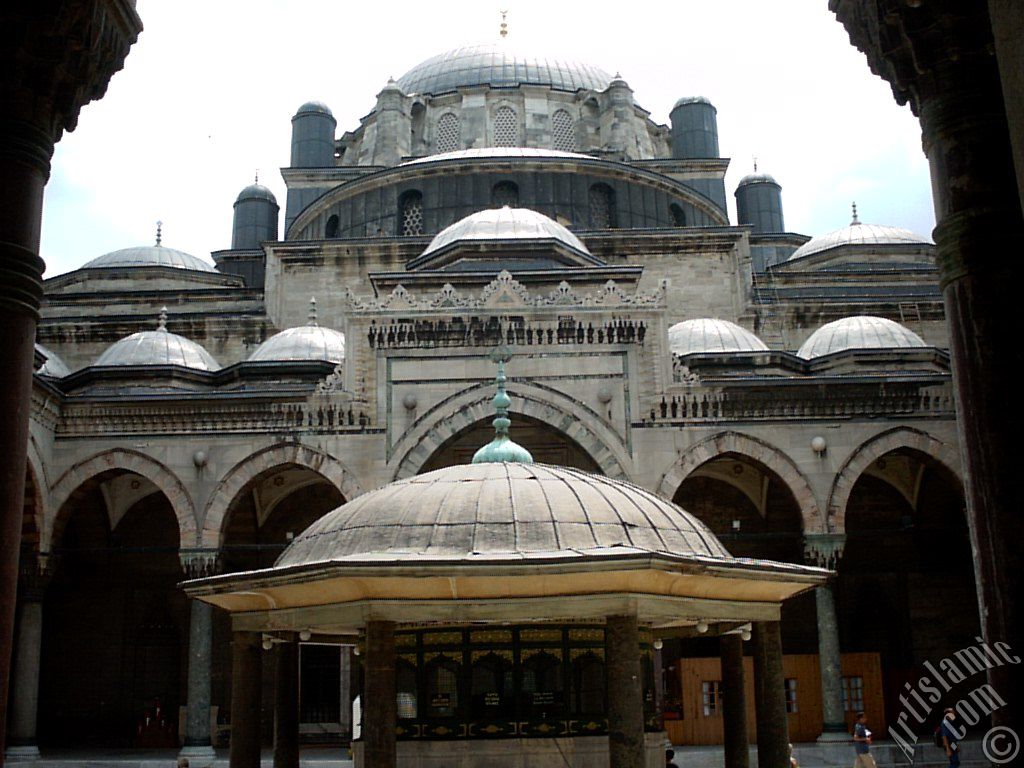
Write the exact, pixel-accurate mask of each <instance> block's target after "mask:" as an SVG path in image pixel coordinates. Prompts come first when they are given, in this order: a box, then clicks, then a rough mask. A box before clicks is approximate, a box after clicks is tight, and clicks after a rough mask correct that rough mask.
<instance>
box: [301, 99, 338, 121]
mask: <svg viewBox="0 0 1024 768" xmlns="http://www.w3.org/2000/svg"><path fill="white" fill-rule="evenodd" d="M299 115H327V116H328V117H331V118H333V117H334V113H333V112H331V108H330V107H328V106H327V105H326V104H324V103H323V102H322V101H307V102H306V103H305V104H303V105H302V106H301V107H299V108H298V109H297V110H295V116H296V117H298V116H299Z"/></svg>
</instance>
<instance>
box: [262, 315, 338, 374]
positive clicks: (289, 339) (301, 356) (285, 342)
mask: <svg viewBox="0 0 1024 768" xmlns="http://www.w3.org/2000/svg"><path fill="white" fill-rule="evenodd" d="M344 359H345V334H343V333H342V332H341V331H335V330H333V329H331V328H323V327H321V326H320V325H318V324H317V320H316V299H313V300H311V301H310V309H309V322H308V323H307V324H306V325H300V326H297V327H295V328H286V329H285V330H283V331H281V332H280V333H275V334H274V335H273V336H271V337H270V338H269V339H267V340H266V341H264V342H263V343H262V344H260V345H259V346H258V347H256V350H255V351H254V352H253V353H252V354H251V355H250V356H249V360H251V361H253V362H258V363H269V362H272V361H286V360H326V361H327V362H330V363H335V364H338V363H340V362H341V361H342V360H344Z"/></svg>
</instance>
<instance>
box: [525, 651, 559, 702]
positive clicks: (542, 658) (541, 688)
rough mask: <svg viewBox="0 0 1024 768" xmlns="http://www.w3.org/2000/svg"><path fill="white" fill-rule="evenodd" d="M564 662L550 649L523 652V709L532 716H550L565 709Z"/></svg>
mask: <svg viewBox="0 0 1024 768" xmlns="http://www.w3.org/2000/svg"><path fill="white" fill-rule="evenodd" d="M563 692H564V684H563V680H562V660H561V659H560V658H559V657H558V656H555V655H554V654H553V653H551V652H549V651H547V650H539V649H528V650H523V651H522V683H521V686H520V694H521V696H522V707H523V709H524V711H527V712H529V713H530V717H549V716H551V715H557V714H559V713H561V711H562V709H563V707H564V706H565V701H564V696H563Z"/></svg>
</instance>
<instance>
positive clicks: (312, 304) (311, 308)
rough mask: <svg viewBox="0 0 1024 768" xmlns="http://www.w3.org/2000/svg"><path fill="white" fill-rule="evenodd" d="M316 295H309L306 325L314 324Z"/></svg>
mask: <svg viewBox="0 0 1024 768" xmlns="http://www.w3.org/2000/svg"><path fill="white" fill-rule="evenodd" d="M316 324H317V322H316V296H310V297H309V322H308V323H306V325H316Z"/></svg>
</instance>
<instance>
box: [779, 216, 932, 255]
mask: <svg viewBox="0 0 1024 768" xmlns="http://www.w3.org/2000/svg"><path fill="white" fill-rule="evenodd" d="M931 244H932V241H931V240H929V239H928V238H927V237H925V236H924V235H918V234H915V233H913V232H911V231H910V230H909V229H902V228H900V227H887V226H883V225H881V224H863V223H861V222H860V221H857V219H856V214H855V215H854V220H853V222H852V223H851V224H850V225H849V226H846V227H843V228H842V229H837V230H834V231H832V232H829V233H827V234H824V235H819V236H818V237H812V238H811V239H810V240H808V241H807V242H806V243H804V244H803V245H801V246H800V247H799V248H797V249H796V250H795V251H793V253H792V255H791V256H790V257H789V260H790V261H792V260H794V259H799V258H802V257H804V256H810V255H811V254H812V253H821V252H822V251H827V250H831V249H832V248H839V247H842V246H844V245H862V246H865V247H871V246H874V245H931Z"/></svg>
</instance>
